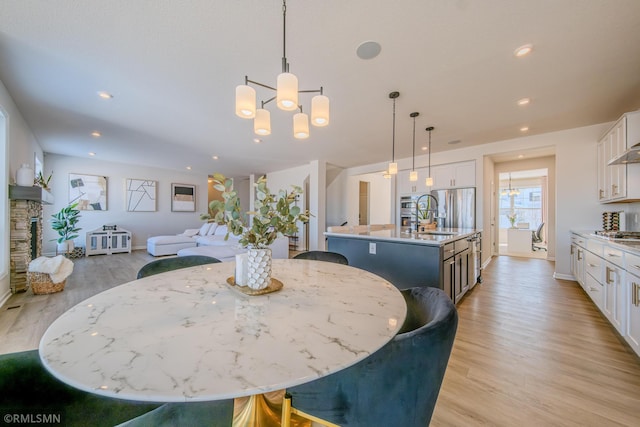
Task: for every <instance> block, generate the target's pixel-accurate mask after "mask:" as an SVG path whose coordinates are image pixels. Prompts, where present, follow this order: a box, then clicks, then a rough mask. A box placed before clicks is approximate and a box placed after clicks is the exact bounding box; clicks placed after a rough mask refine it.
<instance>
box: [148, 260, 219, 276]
mask: <svg viewBox="0 0 640 427" xmlns="http://www.w3.org/2000/svg"><path fill="white" fill-rule="evenodd" d="M215 262H220V260H219V259H218V258H214V257H210V256H204V255H187V256H179V257H172V258H162V259H157V260H155V261H151V262H150V263H148V264H145V265H143V266H142V268H141V269H140V270H139V271H138V277H137V278H138V279H142V278H143V277H147V276H152V275H154V274H158V273H164V272H165V271H171V270H178V269H180V268H187V267H194V266H196V265H204V264H213V263H215Z"/></svg>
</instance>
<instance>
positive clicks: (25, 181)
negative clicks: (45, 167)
mask: <svg viewBox="0 0 640 427" xmlns="http://www.w3.org/2000/svg"><path fill="white" fill-rule="evenodd" d="M33 178H34V175H33V169H31V165H29V164H28V163H23V164H22V165H21V166H20V169H18V170H17V171H16V184H18V185H20V186H22V187H31V186H33Z"/></svg>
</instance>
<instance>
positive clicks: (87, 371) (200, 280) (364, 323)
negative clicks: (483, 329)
mask: <svg viewBox="0 0 640 427" xmlns="http://www.w3.org/2000/svg"><path fill="white" fill-rule="evenodd" d="M234 267H235V263H233V262H225V263H218V264H209V265H205V266H198V267H191V268H186V269H180V270H174V271H171V272H167V273H162V274H158V275H155V276H149V277H147V278H144V279H140V280H135V281H132V282H129V283H126V284H124V285H120V286H117V287H115V288H112V289H109V290H107V291H104V292H102V293H100V294H97V295H95V296H93V297H91V298H89V299H87V300H85V301H83V302H82V303H80V304H78V305H76V306H75V307H73V308H71V309H70V310H69V311H67V312H66V313H64V314H63V315H62V316H60V317H59V318H58V319H57V320H56V321H55V322H54V323H53V324H52V325H51V326H50V327H49V329H47V331H46V332H45V334H44V336H43V337H42V340H41V341H40V357H41V358H42V361H43V363H44V364H45V366H46V367H47V369H48V370H49V371H50V372H52V373H53V375H55V376H56V377H57V378H58V379H60V380H62V381H63V382H65V383H67V384H70V385H72V386H74V387H76V388H79V389H81V390H85V391H89V392H92V393H96V394H101V395H106V396H111V397H118V398H122V399H131V400H141V401H157V402H183V401H206V400H217V399H227V398H234V397H241V396H249V395H253V394H259V393H263V392H268V391H273V390H279V389H284V388H286V387H290V386H294V385H297V384H301V383H305V382H308V381H311V380H313V379H316V378H319V377H322V376H325V375H328V374H330V373H332V372H335V371H338V370H340V369H343V368H345V367H348V366H350V365H352V364H354V363H356V362H358V361H360V360H362V359H364V358H366V357H367V356H368V355H369V354H371V353H373V352H375V351H376V350H378V349H380V348H381V347H382V346H383V345H384V344H385V343H387V342H388V341H389V340H390V339H391V338H393V336H395V335H396V333H397V332H398V330H399V329H400V327H401V326H402V323H403V321H404V319H405V316H406V304H405V301H404V298H403V296H402V294H401V293H400V291H398V289H397V288H396V287H395V286H393V285H392V284H391V283H389V282H387V281H386V280H384V279H382V278H381V277H379V276H377V275H375V274H372V273H369V272H366V271H364V270H360V269H357V268H354V267H349V266H345V265H341V264H335V263H329V262H321V261H306V260H279V259H274V260H273V277H274V278H276V279H278V280H280V281H281V282H282V283H283V284H284V287H283V289H282V290H280V291H278V292H275V293H271V294H267V295H260V296H246V295H244V294H242V293H240V292H238V291H237V290H236V289H232V288H231V287H230V286H229V285H227V283H226V279H227V278H228V277H231V276H232V275H233V272H234Z"/></svg>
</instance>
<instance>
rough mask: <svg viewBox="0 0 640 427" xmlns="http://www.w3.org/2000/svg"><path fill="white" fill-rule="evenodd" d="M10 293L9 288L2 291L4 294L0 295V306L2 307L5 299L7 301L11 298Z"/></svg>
mask: <svg viewBox="0 0 640 427" xmlns="http://www.w3.org/2000/svg"><path fill="white" fill-rule="evenodd" d="M11 295H12V293H11V290H8V291H6V292H5V293H4V295H2V297H0V307H4V305H5V304H6V303H7V301H9V298H11Z"/></svg>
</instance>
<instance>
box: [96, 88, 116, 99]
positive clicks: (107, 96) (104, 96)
mask: <svg viewBox="0 0 640 427" xmlns="http://www.w3.org/2000/svg"><path fill="white" fill-rule="evenodd" d="M98 96H99V97H100V98H102V99H111V98H113V95H111V94H110V93H109V92H105V91H103V90H101V91H99V92H98Z"/></svg>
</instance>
